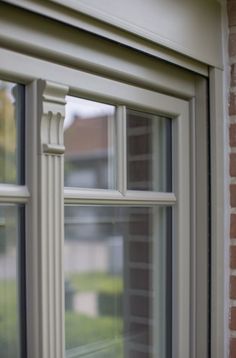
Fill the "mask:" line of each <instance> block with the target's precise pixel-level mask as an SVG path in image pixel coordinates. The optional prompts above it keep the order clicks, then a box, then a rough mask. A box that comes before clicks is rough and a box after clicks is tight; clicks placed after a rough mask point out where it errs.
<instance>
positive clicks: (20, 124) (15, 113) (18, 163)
mask: <svg viewBox="0 0 236 358" xmlns="http://www.w3.org/2000/svg"><path fill="white" fill-rule="evenodd" d="M23 143H24V86H22V85H18V84H14V83H10V82H5V81H0V183H9V184H24V167H23V166H24V163H23V149H22V144H23Z"/></svg>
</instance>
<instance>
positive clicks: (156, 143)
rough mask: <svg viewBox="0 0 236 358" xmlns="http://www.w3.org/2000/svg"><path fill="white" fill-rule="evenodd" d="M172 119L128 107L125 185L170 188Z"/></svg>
mask: <svg viewBox="0 0 236 358" xmlns="http://www.w3.org/2000/svg"><path fill="white" fill-rule="evenodd" d="M171 151H172V149H171V120H170V119H168V118H164V117H160V116H156V115H152V114H147V113H142V112H138V111H133V110H130V109H128V110H127V176H128V179H127V181H128V182H127V187H128V189H130V190H151V191H171V190H172V183H171V181H172V180H171V178H172V170H171V169H172V168H171V167H172V154H171Z"/></svg>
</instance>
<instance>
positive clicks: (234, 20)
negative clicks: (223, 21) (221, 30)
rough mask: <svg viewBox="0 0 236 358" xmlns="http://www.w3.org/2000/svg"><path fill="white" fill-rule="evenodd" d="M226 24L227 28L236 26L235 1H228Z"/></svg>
mask: <svg viewBox="0 0 236 358" xmlns="http://www.w3.org/2000/svg"><path fill="white" fill-rule="evenodd" d="M227 7H228V22H229V26H234V25H236V1H235V0H230V1H228V6H227Z"/></svg>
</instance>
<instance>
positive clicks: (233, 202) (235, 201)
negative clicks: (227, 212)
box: [230, 184, 236, 208]
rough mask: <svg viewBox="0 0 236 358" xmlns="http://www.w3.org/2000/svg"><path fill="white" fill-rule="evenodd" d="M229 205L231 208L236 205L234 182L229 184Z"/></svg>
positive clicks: (235, 185) (235, 186)
mask: <svg viewBox="0 0 236 358" xmlns="http://www.w3.org/2000/svg"><path fill="white" fill-rule="evenodd" d="M230 205H231V207H232V208H235V207H236V184H231V185H230Z"/></svg>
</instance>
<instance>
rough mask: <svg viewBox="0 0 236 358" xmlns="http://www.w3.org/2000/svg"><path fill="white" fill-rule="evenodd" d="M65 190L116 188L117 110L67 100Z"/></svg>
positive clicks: (78, 100) (70, 98)
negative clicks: (69, 187) (115, 127)
mask: <svg viewBox="0 0 236 358" xmlns="http://www.w3.org/2000/svg"><path fill="white" fill-rule="evenodd" d="M66 100H67V104H66V118H65V127H64V142H65V148H66V151H65V186H74V187H80V188H99V189H113V188H114V187H115V170H114V168H115V162H114V148H115V139H114V137H115V135H114V119H115V107H113V106H110V105H107V104H103V103H98V102H94V101H88V100H85V99H81V98H76V97H72V96H67V98H66Z"/></svg>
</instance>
